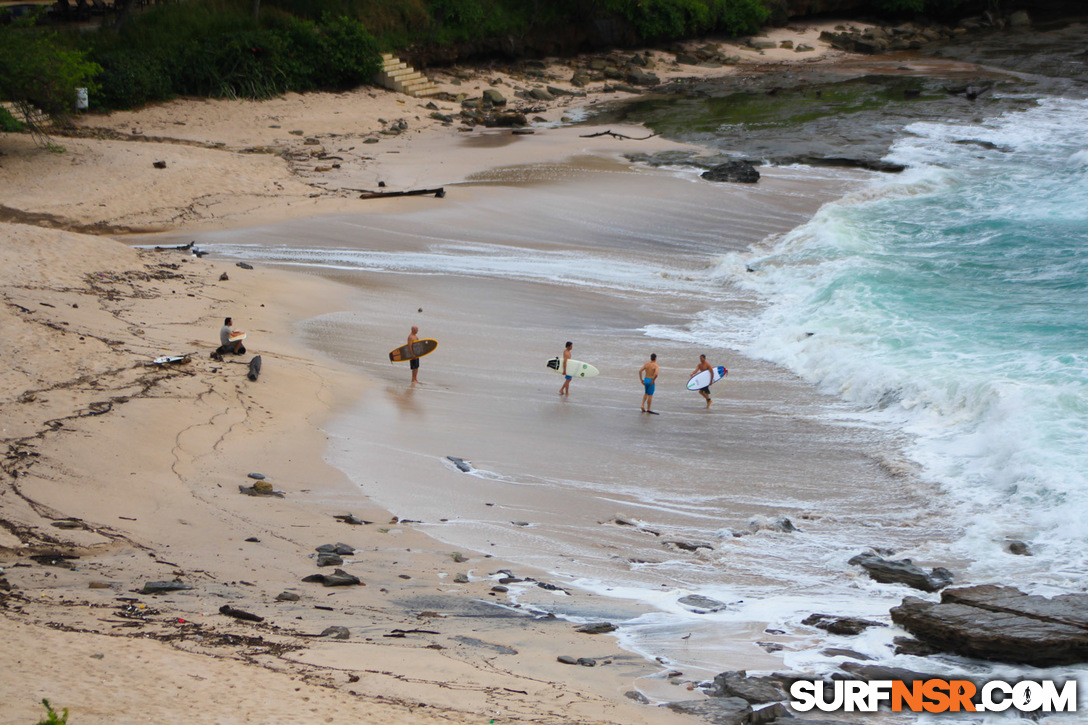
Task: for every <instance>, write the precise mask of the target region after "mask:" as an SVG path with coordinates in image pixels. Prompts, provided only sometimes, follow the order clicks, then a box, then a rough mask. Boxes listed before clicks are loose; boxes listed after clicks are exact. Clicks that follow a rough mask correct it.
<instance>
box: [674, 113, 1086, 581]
mask: <svg viewBox="0 0 1088 725" xmlns="http://www.w3.org/2000/svg"><path fill="white" fill-rule="evenodd" d="M1086 131H1088V102H1085V101H1071V100H1062V99H1050V100H1046V101H1043V102H1041V103H1040V105H1039V106H1038V107H1036V108H1033V109H1031V110H1028V111H1025V112H1017V113H1012V114H1008V115H1005V116H1002V117H1000V118H996V119H994V120H992V121H987V122H983V123H980V124H978V125H965V124H955V125H953V124H940V123H916V124H914V125H912V126H910V127H908V129H907V134H906V135H905V136H904V137H903V138H902V139H901V140H900V141H898V142H897V143H896V144H895V145H894V147H893V148H892V151H891V153H890V155H889V157H888V160H890V161H895V162H900V163H904V164H907V165H909V166H910V169H909V170H908V171H907V172H905V173H904V174H901V175H897V176H889V177H882V178H880V179H879V180H877V181H875V182H873V183H872V184H871V185H870V186H869V187H868V188H866V189H865V190H863V191H861V192H859V193H856V194H853V195H851V196H850V197H848V198H846V199H843V200H841V201H839V202H836V203H834V204H831V205H828V206H825V207H824V208H823V209H822V210H821V211H820V212H819V214H817V216H816V217H815V218H814V219H813V220H812V221H811V222H810V223H808V224H806V225H804V226H802V227H799V228H798V229H795V230H794V231H792V232H791V233H789V234H787V235H785V236H783V237H781V238H779V239H776V240H769V241H768V242H767V243H766V244H765V246H764V247H763V248H761V249H756V250H754V253H747V254H735V255H729V256H727V257H725V258H723V259H722V260H721V262H720V264H719V266H718V267H717V269H716V270H715V271H714V274H715V275H717V276H718V277H719V278H720V279H721V281H722V282H723V283H725V284H727V285H737V286H740V287H742V288H744V289H746V290H749V291H751V292H753V293H755V294H756V295H758V296H759V297H760V298H762V299H763V300H764V301H765V302H766V306H765V307H764V308H763V309H762V310H761V311H760V312H758V313H757V314H755V315H753V316H750V317H747V318H741V319H737V318H736V317H735V313H730V314H725V313H724V311H720V312H717V313H716V311H715V310H713V309H712V310H709V311H708V313H707V314H706V315H704V316H702V317H701V318H700V319H699V321H698V322H696V323H694V324H693V326H692V328H691V330H690V331H689V332H690V333H691V334H692V335H694V336H696V337H703V338H706V337H710V338H713V339H716V340H718V341H719V342H721V343H723V344H729V345H734V346H736V347H738V348H739V349H741V350H742V351H743V352H745V353H747V354H749V355H753V356H756V357H760V358H763V359H767V360H770V361H773V362H776V363H779V364H782V365H785V366H787V367H789V368H790V369H792V370H793V371H795V372H796V373H798V374H799V375H801V376H802V377H803V378H805V379H807V380H809V381H811V382H812V383H814V384H816V385H817V386H819V388H820V389H821V390H822V391H824V392H826V393H829V394H832V395H836V396H841V397H842V398H844V399H845V400H846V401H848V402H850V403H851V404H853V405H854V406H856V409H857V410H858V415H859V416H860V417H862V418H865V419H867V420H870V421H874V420H875V421H879V422H880V424H881V425H885V426H890V427H893V428H895V429H899V430H901V431H904V432H906V433H908V434H910V440H911V441H912V443H911V444H910V445H909V447H908V450H907V455H908V456H909V458H910V459H912V460H913V461H914V462H915V463H916V464H917V465H918V466H919V468H920V470H921V471H922V472H923V474H924V475H925V476H926V477H927V478H930V479H931V480H935V481H937V482H939V483H940V484H942V485H943V487H944V488H945V490H946V491H947V492H948V493H949V494H951V495H950V497H949V498H950V500H951V501H953V502H955V503H954V505H957V506H959V507H961V508H962V517H963V523H964V527H965V531H964V535H963V536H962V538H961V539H960V545H959V546H960V547H961V551H960V552H959V553H961V554H963V555H965V556H966V557H967V558H969V559H971V560H974V561H975V564H974V565H973V567H974V569H973V572H972V573H973V575H974V576H975V577H976V578H987V577H989V578H994V579H1005V580H1007V579H1008V578H1010V577H1012V578H1015V579H1027V580H1029V581H1030V582H1032V583H1039V584H1052V585H1056V586H1059V587H1068V586H1075V587H1077V588H1080V587H1081V586H1082V581H1083V576H1084V574H1085V572H1086V571H1088V523H1085V517H1084V512H1085V511H1086V510H1088V141H1086V140H1085V139H1086V138H1088V135H1086ZM747 268H751V269H752V270H753V271H751V272H749V271H746V270H747ZM1007 538H1015V539H1023V540H1025V541H1027V542H1029V544H1030V545H1031V548H1032V550H1033V553H1034V554H1035V556H1033V557H1030V558H1027V557H1011V556H1009V555H1008V554H1007V553H1005V552H1004V550H1003V544H1004V541H1005V540H1006V539H1007ZM1022 583H1027V582H1022Z"/></svg>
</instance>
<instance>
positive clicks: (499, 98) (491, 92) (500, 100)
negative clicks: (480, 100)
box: [483, 88, 506, 106]
mask: <svg viewBox="0 0 1088 725" xmlns="http://www.w3.org/2000/svg"><path fill="white" fill-rule="evenodd" d="M483 97H484V100H485V101H487V102H489V103H490V104H491V105H492V106H505V105H506V98H505V96H503V95H502V93H500V92H499V91H497V90H496V89H494V88H488V89H487V90H485V91H484V93H483Z"/></svg>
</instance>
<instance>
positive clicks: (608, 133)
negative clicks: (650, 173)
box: [578, 131, 658, 141]
mask: <svg viewBox="0 0 1088 725" xmlns="http://www.w3.org/2000/svg"><path fill="white" fill-rule="evenodd" d="M657 135H658V134H656V133H651V134H650V135H649V136H624V135H623V134H622V133H615V132H614V131H601V132H600V133H587V134H585V135H584V136H579V137H578V138H597V137H598V136H611V137H612V138H625V139H627V140H628V141H645V140H646V139H648V138H653V137H654V136H657Z"/></svg>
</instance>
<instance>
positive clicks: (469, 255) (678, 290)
mask: <svg viewBox="0 0 1088 725" xmlns="http://www.w3.org/2000/svg"><path fill="white" fill-rule="evenodd" d="M205 248H206V249H207V250H209V251H213V252H215V253H217V254H222V255H225V256H229V257H236V258H239V259H248V260H254V261H263V262H272V263H278V264H296V265H305V266H308V267H318V268H325V269H339V270H358V271H365V272H377V273H399V274H414V275H460V276H466V277H495V278H503V279H517V280H523V281H529V282H547V283H551V284H560V285H567V286H574V287H587V288H593V289H605V290H613V291H616V292H653V293H661V294H681V295H690V294H693V293H695V292H697V291H699V289H700V288H701V289H704V290H706V289H709V288H708V287H706V286H705V281H704V280H702V279H701V278H700V276H699V275H698V274H697V271H696V270H690V269H682V268H678V267H669V266H666V265H663V264H659V263H652V264H640V263H637V262H632V261H630V260H629V259H626V258H622V257H619V256H615V257H607V256H602V255H593V254H586V253H582V252H568V251H552V250H531V249H525V248H521V247H514V246H504V245H490V244H436V245H433V246H432V247H431V248H429V249H428V250H426V251H419V252H410V251H406V252H379V251H371V250H363V249H352V248H339V247H326V248H311V247H294V248H292V247H270V246H264V245H257V244H252V245H240V244H216V245H210V246H206V247H205Z"/></svg>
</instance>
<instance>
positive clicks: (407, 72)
mask: <svg viewBox="0 0 1088 725" xmlns="http://www.w3.org/2000/svg"><path fill="white" fill-rule="evenodd" d="M374 83H375V84H376V85H379V86H381V87H382V88H388V89H389V90H391V91H396V92H397V93H405V94H407V95H409V96H413V97H415V98H422V97H424V96H433V95H434V94H436V93H438V86H436V85H435V84H434V83H432V82H431V81H430V79H428V78H427V76H425V75H423V74H422V73H420V72H419V71H417V70H416V69H415V68H412V67H411V66H410V65H408V64H407V63H405V62H404V61H402V60H401V59H400V58H397V57H394V56H393V54H391V53H382V69H381V70H380V71H378V75H376V76H374Z"/></svg>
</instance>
